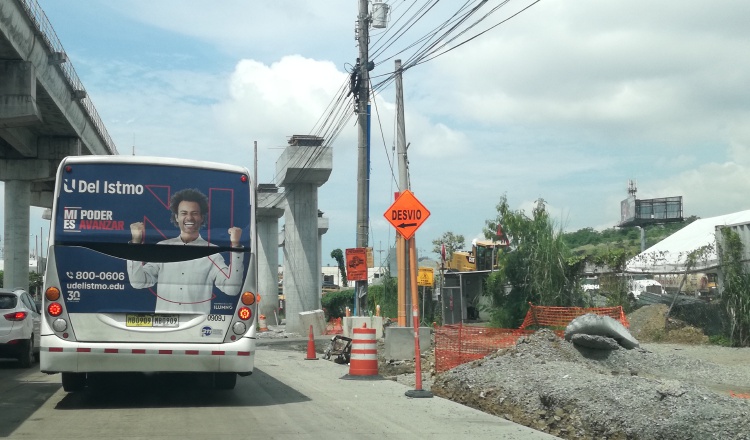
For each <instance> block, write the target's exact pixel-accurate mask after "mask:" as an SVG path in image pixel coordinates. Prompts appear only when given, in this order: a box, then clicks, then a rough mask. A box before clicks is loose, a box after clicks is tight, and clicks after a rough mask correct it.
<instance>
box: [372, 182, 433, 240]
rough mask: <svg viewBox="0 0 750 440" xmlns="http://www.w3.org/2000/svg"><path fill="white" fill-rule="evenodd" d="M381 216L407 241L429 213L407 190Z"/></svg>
mask: <svg viewBox="0 0 750 440" xmlns="http://www.w3.org/2000/svg"><path fill="white" fill-rule="evenodd" d="M383 216H384V217H385V218H386V220H388V222H389V223H390V224H391V225H393V227H394V228H396V231H397V232H398V233H399V234H401V235H402V236H403V237H404V238H405V239H407V240H408V239H410V238H411V237H412V236H413V235H414V232H416V231H417V229H419V227H420V226H422V223H424V221H425V220H427V217H429V216H430V211H428V210H427V208H425V207H424V205H423V204H422V203H420V201H419V200H417V198H416V197H414V194H413V193H412V192H411V191H409V190H408V189H407V190H406V191H404V192H402V193H401V195H399V196H398V198H397V199H396V201H395V202H393V205H391V207H390V208H388V210H387V211H385V213H384V214H383Z"/></svg>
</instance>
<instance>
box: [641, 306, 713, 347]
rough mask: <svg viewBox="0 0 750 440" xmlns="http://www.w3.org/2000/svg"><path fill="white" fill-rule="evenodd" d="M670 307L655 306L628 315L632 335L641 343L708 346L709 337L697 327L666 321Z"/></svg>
mask: <svg viewBox="0 0 750 440" xmlns="http://www.w3.org/2000/svg"><path fill="white" fill-rule="evenodd" d="M668 311H669V306H667V305H665V304H654V305H649V306H645V307H641V308H639V309H637V310H635V311H634V312H633V313H631V314H629V315H628V321H629V322H630V333H631V334H632V335H633V336H634V337H635V338H636V339H638V340H639V341H640V342H661V343H676V344H707V343H708V336H706V335H704V334H703V332H702V331H701V330H700V329H699V328H696V327H692V326H690V325H688V324H686V323H684V322H682V321H680V320H678V319H674V318H671V317H670V318H669V319H666V320H665V317H666V316H667V312H668Z"/></svg>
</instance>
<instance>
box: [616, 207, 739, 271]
mask: <svg viewBox="0 0 750 440" xmlns="http://www.w3.org/2000/svg"><path fill="white" fill-rule="evenodd" d="M743 223H750V210H747V211H740V212H735V213H733V214H726V215H720V216H718V217H711V218H704V219H699V220H696V221H694V222H693V223H690V224H689V225H687V226H685V227H684V228H682V229H680V230H679V231H677V232H675V233H674V234H672V235H670V236H669V237H667V238H665V239H664V240H662V241H660V242H659V243H657V244H655V245H654V246H651V247H650V248H648V249H646V250H645V251H643V252H641V253H640V254H638V255H636V256H635V257H633V258H631V259H630V260H629V261H628V262H627V264H626V265H625V272H629V273H644V274H668V273H684V272H685V266H686V264H687V259H688V255H689V254H690V253H691V252H693V251H695V250H698V249H700V248H702V247H704V246H705V247H706V252H705V253H703V254H701V256H700V258H698V260H697V261H696V264H695V266H694V267H693V268H692V269H691V270H690V272H704V271H707V270H710V269H715V268H717V267H718V266H719V258H718V256H717V254H716V227H717V226H732V225H738V224H743Z"/></svg>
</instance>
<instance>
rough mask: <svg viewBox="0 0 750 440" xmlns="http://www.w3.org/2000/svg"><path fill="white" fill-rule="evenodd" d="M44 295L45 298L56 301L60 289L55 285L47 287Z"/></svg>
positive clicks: (58, 297)
mask: <svg viewBox="0 0 750 440" xmlns="http://www.w3.org/2000/svg"><path fill="white" fill-rule="evenodd" d="M44 297H45V298H47V301H57V300H58V299H60V289H58V288H57V287H55V286H50V287H47V290H45V291H44Z"/></svg>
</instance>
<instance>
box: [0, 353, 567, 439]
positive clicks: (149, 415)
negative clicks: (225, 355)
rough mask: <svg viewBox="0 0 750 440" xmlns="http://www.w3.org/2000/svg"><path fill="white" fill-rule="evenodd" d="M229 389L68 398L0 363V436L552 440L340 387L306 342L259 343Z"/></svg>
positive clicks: (169, 382)
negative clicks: (251, 365) (251, 368)
mask: <svg viewBox="0 0 750 440" xmlns="http://www.w3.org/2000/svg"><path fill="white" fill-rule="evenodd" d="M261 343H262V344H263V345H261V346H260V347H259V348H258V351H257V355H256V358H255V362H256V365H255V372H254V373H253V374H252V375H251V376H248V377H241V378H238V381H237V387H236V388H235V389H234V390H232V391H214V390H212V389H211V388H210V387H209V385H208V383H206V381H205V380H204V379H203V378H201V377H197V376H195V375H169V376H165V375H156V376H150V377H147V376H143V375H115V376H108V377H106V378H104V380H100V381H98V382H95V383H94V384H93V386H91V387H90V388H87V389H86V390H85V391H84V392H81V393H74V394H68V393H65V392H64V391H63V390H62V388H61V386H60V375H51V376H50V375H46V374H42V373H40V372H39V370H38V367H37V368H32V369H30V370H22V369H18V368H17V367H16V365H15V363H14V362H12V361H0V438H10V439H55V440H64V439H77V440H80V439H97V440H99V439H104V438H106V439H149V440H154V439H181V440H182V439H217V438H232V439H240V438H242V439H244V438H262V439H289V438H294V439H324V438H340V439H348V438H357V439H378V440H382V439H383V438H415V439H419V438H437V439H442V438H445V439H452V440H453V439H456V438H472V439H484V438H488V439H489V438H492V439H496V438H503V439H505V440H513V439H519V440H520V439H554V438H556V437H553V436H550V435H548V434H544V433H541V432H538V431H534V430H532V429H530V428H527V427H524V426H521V425H517V424H514V423H512V422H509V421H507V420H504V419H502V418H499V417H495V416H491V415H488V414H485V413H482V412H480V411H476V410H474V409H471V408H468V407H465V406H463V405H459V404H456V403H453V402H451V401H448V400H445V399H441V398H438V397H432V398H410V397H407V396H406V395H405V393H406V392H407V391H409V390H410V389H409V387H407V386H405V385H402V384H399V383H397V382H394V381H390V380H347V379H344V377H346V375H347V374H348V372H349V367H348V366H347V365H339V364H336V363H334V362H330V361H326V360H323V359H318V360H307V359H305V357H306V352H305V347H306V341H289V340H286V341H270V342H261Z"/></svg>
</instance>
